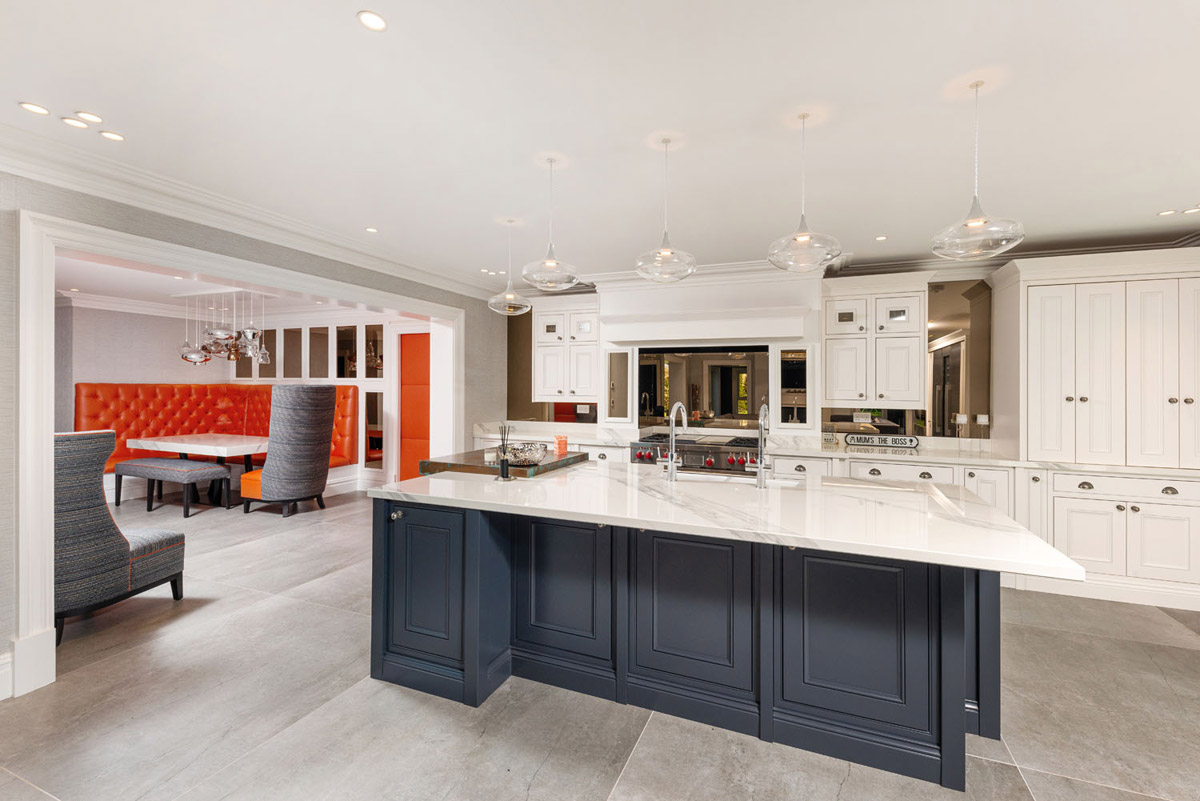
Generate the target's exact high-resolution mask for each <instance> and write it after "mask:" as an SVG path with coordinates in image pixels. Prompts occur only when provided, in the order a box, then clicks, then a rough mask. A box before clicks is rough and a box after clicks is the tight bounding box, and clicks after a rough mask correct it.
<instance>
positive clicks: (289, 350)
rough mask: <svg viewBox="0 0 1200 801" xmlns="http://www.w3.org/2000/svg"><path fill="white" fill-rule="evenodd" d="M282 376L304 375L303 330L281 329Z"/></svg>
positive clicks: (298, 376)
mask: <svg viewBox="0 0 1200 801" xmlns="http://www.w3.org/2000/svg"><path fill="white" fill-rule="evenodd" d="M283 377H284V378H303V377H304V331H303V330H301V329H299V328H285V329H283Z"/></svg>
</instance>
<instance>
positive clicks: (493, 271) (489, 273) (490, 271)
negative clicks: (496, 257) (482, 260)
mask: <svg viewBox="0 0 1200 801" xmlns="http://www.w3.org/2000/svg"><path fill="white" fill-rule="evenodd" d="M495 274H496V271H495V270H488V275H495Z"/></svg>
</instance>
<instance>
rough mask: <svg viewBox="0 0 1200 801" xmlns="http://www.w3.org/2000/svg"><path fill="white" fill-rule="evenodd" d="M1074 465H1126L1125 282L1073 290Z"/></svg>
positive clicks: (1080, 286)
mask: <svg viewBox="0 0 1200 801" xmlns="http://www.w3.org/2000/svg"><path fill="white" fill-rule="evenodd" d="M1075 392H1076V400H1075V402H1076V404H1077V406H1076V408H1075V461H1077V462H1083V463H1085V464H1125V282H1124V281H1117V282H1111V283H1104V284H1080V285H1079V286H1077V287H1076V288H1075Z"/></svg>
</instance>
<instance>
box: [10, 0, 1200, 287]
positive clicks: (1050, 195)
mask: <svg viewBox="0 0 1200 801" xmlns="http://www.w3.org/2000/svg"><path fill="white" fill-rule="evenodd" d="M364 3H369V4H370V6H369V7H371V8H373V9H374V10H376V11H378V12H380V13H381V14H383V15H384V16H385V17H386V19H387V20H388V22H389V29H388V30H387V32H385V33H382V34H376V33H371V32H369V31H367V30H366V29H364V28H363V27H362V26H361V25H359V23H358V22H357V21H356V19H355V12H356V11H357V10H358V8H359V6H357V5H348V4H347V3H344V2H328V1H327V0H290V2H287V3H281V2H267V0H255V1H254V2H251V0H210V2H193V3H163V2H161V0H126V1H125V2H122V3H87V2H79V0H0V101H3V102H0V124H9V125H13V126H18V127H20V128H22V129H25V130H27V131H32V132H36V133H38V134H41V135H44V136H46V137H49V138H50V139H52V140H53V141H55V142H59V143H63V144H68V145H74V146H76V147H79V148H83V149H85V150H86V151H87V152H88V153H91V154H93V155H94V156H95V157H111V158H114V159H117V160H119V161H120V162H122V163H124V164H127V165H132V166H136V167H140V168H143V169H146V170H150V171H153V172H155V173H159V174H162V175H166V176H169V177H171V178H174V179H177V180H181V181H185V182H188V183H191V184H194V185H196V186H199V187H203V188H204V189H206V190H209V191H213V192H217V193H220V194H223V195H225V196H228V197H230V198H234V199H237V200H240V201H243V202H247V203H252V204H255V205H257V206H260V207H263V208H266V209H270V210H272V211H274V212H278V213H281V214H285V215H289V216H291V217H293V218H296V219H297V220H300V221H303V222H305V223H308V224H310V225H313V226H317V227H319V228H321V229H323V230H326V231H329V232H332V233H335V234H337V235H339V236H351V237H354V238H356V239H357V240H358V241H360V242H361V247H362V249H363V250H364V251H366V252H369V253H372V254H374V255H378V256H382V257H385V258H387V259H390V260H392V261H396V262H400V263H404V264H408V265H412V266H416V267H419V268H423V269H426V270H431V271H433V272H436V273H439V274H443V275H458V276H461V277H462V279H463V280H467V281H473V282H477V281H479V280H481V278H482V279H483V280H490V282H491V283H492V284H494V285H497V286H498V285H499V284H500V282H501V278H500V277H499V276H497V277H494V278H490V279H488V278H487V277H486V276H482V275H481V273H480V268H481V267H484V268H490V269H493V270H498V269H503V258H504V256H503V254H504V232H503V230H502V228H501V227H500V226H499V225H497V224H496V219H497V218H498V217H502V216H507V215H515V216H517V217H520V218H523V219H524V220H525V221H526V223H527V225H526V226H525V227H524V228H521V229H519V230H518V231H517V233H516V237H515V246H514V250H515V258H516V260H517V264H518V269H519V265H520V263H521V262H524V261H527V260H530V259H533V258H537V257H539V256H540V255H541V254H542V252H543V251H544V248H545V223H546V205H547V204H546V172H545V170H544V169H542V168H540V166H539V163H538V160H537V154H541V153H545V152H548V151H549V152H558V153H561V154H564V155H565V156H566V158H567V160H568V162H569V166H568V168H567V169H564V170H562V171H561V172H560V174H559V176H558V182H557V183H558V199H559V204H558V213H557V218H556V226H555V227H556V240H557V250H558V254H559V256H560V258H562V259H564V260H566V261H569V262H572V263H574V264H576V265H577V266H578V267H579V268H580V269H581V270H582V272H584V273H585V274H588V273H593V274H594V273H600V272H609V271H614V270H623V269H629V268H631V267H632V264H633V262H634V260H635V259H636V257H637V255H638V254H639V253H640V252H642V251H644V250H647V249H649V248H651V247H653V246H654V245H656V244H657V241H658V238H659V235H660V234H659V231H660V227H661V219H660V214H661V194H660V193H661V156H660V155H659V154H658V153H656V152H655V151H654V150H652V149H651V147H650V144H649V143H650V142H652V141H654V140H655V138H656V133H657V132H662V131H671V132H675V133H676V134H677V135H678V139H679V140H680V144H681V146H680V147H679V148H678V153H677V155H676V156H675V157H674V158H673V159H672V239H673V240H674V242H675V244H676V246H677V247H680V248H683V249H686V250H690V251H692V252H694V253H695V254H696V256H697V258H698V259H699V261H700V263H701V264H715V263H728V262H740V261H747V260H760V259H762V258H763V257H764V255H765V251H766V248H767V246H768V244H769V243H770V242H771V241H772V240H773V239H775V238H776V237H779V236H782V235H783V234H785V233H787V232H789V231H790V230H791V229H792V228H793V227H794V226H795V224H796V221H797V217H798V213H799V192H798V178H799V161H798V145H799V137H798V131H796V130H795V129H794V128H793V127H791V126H789V125H788V124H787V121H788V120H789V119H790V118H792V117H793V116H794V114H795V113H796V112H798V111H799V110H801V109H809V110H813V111H814V112H816V117H817V118H820V117H824V118H826V119H825V121H824V122H823V124H820V125H818V126H816V127H813V128H812V129H810V135H809V157H810V168H809V191H808V201H809V208H808V211H809V222H810V223H811V225H812V226H813V227H814V228H815V229H817V230H820V231H824V232H828V233H832V234H834V235H836V236H838V237H839V238H840V239H841V240H842V243H843V245H844V247H845V249H846V250H847V251H851V252H853V253H854V254H855V260H856V262H862V261H864V260H883V259H889V258H901V257H912V256H921V255H922V254H926V253H927V252H928V251H927V245H928V240H929V237H930V236H931V235H932V234H933V233H935V232H936V231H937V230H939V229H940V228H942V227H943V226H945V225H948V224H949V223H951V222H953V221H955V220H957V219H958V218H960V217H961V216H962V215H963V214H964V213H965V212H966V208H967V205H968V203H969V200H970V180H971V175H970V164H971V103H970V101H969V93H968V92H967V90H966V84H967V83H968V82H969V80H971V78H973V77H975V76H977V75H983V76H984V77H985V78H987V79H988V84H987V85H986V86H985V89H984V92H985V93H984V96H983V100H982V103H983V105H982V113H983V133H982V171H983V174H982V188H981V195H982V199H983V204H984V207H985V208H986V209H988V210H990V211H991V212H992V213H993V214H999V215H1005V216H1013V217H1017V218H1019V219H1021V220H1022V221H1024V223H1025V225H1026V228H1027V230H1028V243H1029V246H1030V247H1033V248H1040V247H1045V246H1046V245H1047V244H1048V243H1051V242H1053V241H1057V240H1064V239H1078V238H1087V237H1093V236H1125V235H1128V236H1130V237H1138V238H1143V239H1147V240H1155V241H1158V240H1162V241H1166V240H1170V239H1174V238H1176V237H1179V236H1181V235H1183V234H1184V233H1188V232H1191V231H1196V230H1197V229H1200V214H1192V215H1186V216H1185V215H1182V214H1176V215H1174V216H1172V217H1165V218H1164V217H1157V216H1156V212H1158V211H1159V210H1162V209H1168V208H1178V209H1182V208H1185V207H1188V206H1193V205H1196V204H1200V180H1198V178H1200V148H1198V147H1197V145H1196V143H1197V142H1200V104H1197V103H1195V102H1193V101H1192V97H1191V96H1192V94H1193V91H1192V87H1193V85H1194V83H1195V80H1196V77H1197V75H1200V47H1197V46H1196V36H1197V31H1200V3H1197V2H1195V0H1160V2H1152V3H1131V2H1127V0H1093V2H1057V3H1046V2H1036V0H1021V1H1020V2H1009V3H1002V2H998V0H992V1H991V2H967V1H965V0H937V1H933V0H924V1H923V2H921V3H897V2H894V0H887V1H886V2H885V1H882V0H870V1H868V2H856V3H847V2H838V1H837V0H821V1H820V2H795V0H759V1H758V2H753V3H746V2H733V1H732V0H727V1H725V2H721V1H719V0H710V2H696V0H611V1H610V2H598V3H564V2H556V1H555V0H538V1H537V2H528V1H524V0H510V2H505V3H491V2H484V1H483V0H475V2H465V1H464V0H439V2H435V3H413V2H400V0H364ZM22 100H26V101H32V102H36V103H39V104H41V105H43V106H46V107H48V108H49V109H51V111H52V112H53V114H52V115H51V116H50V117H49V118H45V117H36V116H34V115H32V114H29V113H27V112H25V111H23V110H21V109H20V108H18V106H17V105H16V104H17V102H18V101H22ZM75 110H86V111H93V112H95V113H98V114H100V115H102V116H103V117H105V123H104V125H102V126H100V127H102V128H106V129H111V130H115V131H119V132H120V133H122V134H124V135H125V136H127V137H128V141H126V142H123V143H113V142H108V141H106V140H103V139H101V138H100V137H99V136H98V135H97V134H96V131H95V129H92V130H88V131H79V130H75V129H72V128H68V127H67V126H66V125H63V124H62V123H61V122H59V121H58V117H59V116H61V115H63V114H66V113H70V112H72V111H75ZM365 226H375V227H377V228H378V229H379V231H380V232H379V233H378V234H374V235H372V234H368V233H365V232H364V230H363V229H364V227H365ZM877 235H886V236H887V237H888V239H887V240H886V241H884V242H877V241H875V237H876V236H877Z"/></svg>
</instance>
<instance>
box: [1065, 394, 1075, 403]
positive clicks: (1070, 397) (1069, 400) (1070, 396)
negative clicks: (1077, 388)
mask: <svg viewBox="0 0 1200 801" xmlns="http://www.w3.org/2000/svg"><path fill="white" fill-rule="evenodd" d="M1073 400H1075V396H1074V395H1068V396H1067V403H1070V402H1071V401H1073Z"/></svg>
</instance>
